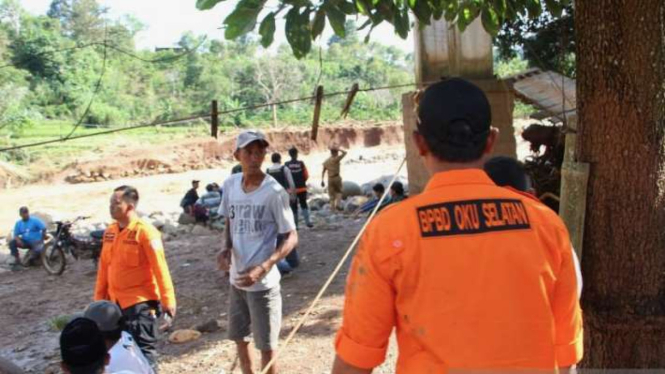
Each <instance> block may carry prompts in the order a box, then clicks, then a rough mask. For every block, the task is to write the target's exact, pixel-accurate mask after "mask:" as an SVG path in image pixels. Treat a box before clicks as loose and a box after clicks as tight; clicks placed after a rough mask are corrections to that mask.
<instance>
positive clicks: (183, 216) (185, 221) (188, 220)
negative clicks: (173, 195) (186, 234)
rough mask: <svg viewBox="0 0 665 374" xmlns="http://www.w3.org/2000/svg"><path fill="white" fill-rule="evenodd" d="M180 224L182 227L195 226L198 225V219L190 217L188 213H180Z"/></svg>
mask: <svg viewBox="0 0 665 374" xmlns="http://www.w3.org/2000/svg"><path fill="white" fill-rule="evenodd" d="M178 223H179V224H181V225H193V224H195V223H196V218H194V216H190V215H189V214H187V213H180V217H178Z"/></svg>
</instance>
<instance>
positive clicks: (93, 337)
mask: <svg viewBox="0 0 665 374" xmlns="http://www.w3.org/2000/svg"><path fill="white" fill-rule="evenodd" d="M106 354H107V349H106V343H104V337H103V336H102V333H101V331H99V328H98V327H97V324H96V323H95V322H94V321H92V320H90V319H88V318H75V319H73V320H72V321H70V322H69V323H68V324H67V326H65V328H64V329H63V330H62V333H60V355H61V357H62V361H63V362H64V363H65V364H66V365H67V366H69V367H75V368H85V367H88V366H93V365H96V364H98V363H99V362H100V361H102V360H104V358H105V357H106Z"/></svg>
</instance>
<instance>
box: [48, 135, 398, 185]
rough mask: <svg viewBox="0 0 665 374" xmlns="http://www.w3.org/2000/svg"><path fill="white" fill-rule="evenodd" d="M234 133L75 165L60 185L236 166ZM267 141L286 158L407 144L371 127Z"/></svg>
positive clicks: (64, 175) (271, 137) (65, 173)
mask: <svg viewBox="0 0 665 374" xmlns="http://www.w3.org/2000/svg"><path fill="white" fill-rule="evenodd" d="M236 133H237V132H234V133H227V134H224V135H222V136H221V138H220V139H219V140H214V139H210V138H202V139H195V140H187V141H182V142H174V143H171V144H161V145H155V146H147V147H145V148H143V149H141V150H136V149H132V150H122V151H119V152H115V153H108V154H105V155H103V156H101V157H100V158H99V159H96V160H89V161H77V162H74V163H72V164H70V165H68V166H67V167H66V168H65V170H64V171H63V172H62V173H61V174H60V178H59V179H62V180H65V181H66V182H68V183H89V182H98V181H103V180H112V179H118V178H125V177H132V176H145V175H154V174H171V173H181V172H184V171H188V170H199V169H210V168H214V167H220V166H226V165H228V164H230V163H233V162H234V160H233V151H234V147H235V135H236ZM266 136H267V138H268V141H269V142H270V144H271V147H270V148H271V151H276V152H283V153H284V152H286V151H287V150H288V149H289V148H291V147H293V146H295V147H296V148H298V149H299V150H300V151H301V153H303V154H308V153H311V152H317V151H324V150H325V149H327V148H328V146H329V145H330V144H331V143H336V144H338V145H340V146H341V147H343V148H347V149H348V148H358V147H375V146H379V145H396V144H401V143H402V142H403V141H404V132H403V128H402V125H401V124H398V123H391V124H387V125H380V126H372V127H328V128H322V129H319V134H318V139H317V141H313V140H311V139H310V131H309V130H298V129H283V130H272V131H267V132H266Z"/></svg>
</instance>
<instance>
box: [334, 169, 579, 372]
mask: <svg viewBox="0 0 665 374" xmlns="http://www.w3.org/2000/svg"><path fill="white" fill-rule="evenodd" d="M573 256H574V255H573V251H572V247H571V244H570V239H569V236H568V232H567V230H566V228H565V226H564V224H563V222H562V221H561V219H559V217H558V216H557V215H556V214H555V213H554V212H553V211H552V210H551V209H549V208H547V207H546V206H545V205H543V204H541V203H539V202H538V201H535V200H534V199H532V198H530V197H527V196H524V195H521V194H517V193H515V192H513V191H510V190H508V189H505V188H501V187H498V186H496V185H495V184H494V183H493V182H492V181H491V180H490V179H489V177H488V176H487V175H486V174H485V173H484V172H483V171H482V170H479V169H468V170H456V171H449V172H443V173H438V174H436V175H434V176H433V177H432V179H431V180H430V182H429V183H428V185H427V187H426V189H425V191H424V192H423V193H422V194H420V195H417V196H413V197H410V198H409V199H406V200H404V201H402V202H400V203H397V204H393V205H391V206H389V207H387V208H386V209H384V211H383V212H381V213H380V214H379V215H378V216H377V217H376V218H375V219H374V221H373V222H372V223H371V224H370V225H369V227H368V229H367V231H366V233H365V234H364V236H363V237H362V240H361V244H360V246H359V249H358V252H357V254H356V256H355V258H354V260H353V265H352V267H351V270H350V272H349V276H348V280H347V286H346V294H345V305H344V318H343V323H342V326H341V328H340V330H339V332H338V334H337V338H336V342H335V346H336V351H337V354H338V355H339V356H340V358H341V359H342V360H343V361H345V362H346V363H348V364H350V365H353V366H355V367H359V368H367V369H369V368H373V367H376V366H378V365H380V364H381V363H382V362H383V361H384V358H385V353H386V349H387V347H388V340H389V337H390V334H391V332H392V331H393V328H395V329H396V334H397V343H398V346H399V358H398V362H397V368H396V372H397V373H440V372H443V371H445V370H447V369H489V370H493V369H494V370H496V369H512V368H524V369H546V370H554V368H556V367H565V366H569V365H572V364H575V363H577V362H578V361H579V360H581V358H582V352H583V344H582V339H583V333H582V311H581V309H580V305H579V295H578V293H579V291H578V289H577V287H578V282H580V281H581V280H578V279H577V276H576V266H575V259H574V257H573Z"/></svg>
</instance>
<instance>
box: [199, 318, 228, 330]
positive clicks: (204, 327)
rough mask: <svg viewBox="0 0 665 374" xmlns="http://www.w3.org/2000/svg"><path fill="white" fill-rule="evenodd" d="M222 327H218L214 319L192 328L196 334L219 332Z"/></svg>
mask: <svg viewBox="0 0 665 374" xmlns="http://www.w3.org/2000/svg"><path fill="white" fill-rule="evenodd" d="M221 329H222V327H221V326H220V325H219V322H217V320H216V319H211V320H209V321H207V322H203V323H199V324H198V325H196V327H194V330H196V331H198V332H216V331H219V330H221Z"/></svg>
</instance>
